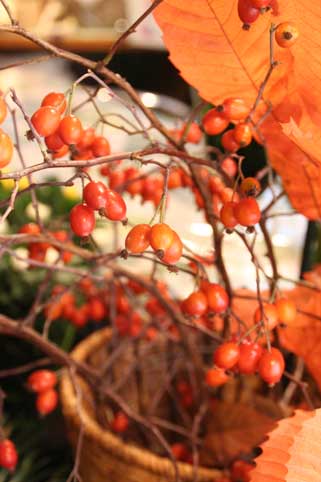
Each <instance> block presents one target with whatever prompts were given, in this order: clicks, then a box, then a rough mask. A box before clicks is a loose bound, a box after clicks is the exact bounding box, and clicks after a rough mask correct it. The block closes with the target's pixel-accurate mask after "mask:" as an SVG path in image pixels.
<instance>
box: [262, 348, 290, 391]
mask: <svg viewBox="0 0 321 482" xmlns="http://www.w3.org/2000/svg"><path fill="white" fill-rule="evenodd" d="M284 368H285V362H284V358H283V355H282V353H281V352H280V350H278V349H277V348H273V347H272V348H271V351H268V350H266V351H265V352H264V353H263V355H262V356H261V359H260V362H259V375H260V377H261V378H262V379H263V380H264V381H265V382H267V383H268V384H269V385H274V384H275V383H278V382H279V381H280V380H281V378H282V375H283V373H284Z"/></svg>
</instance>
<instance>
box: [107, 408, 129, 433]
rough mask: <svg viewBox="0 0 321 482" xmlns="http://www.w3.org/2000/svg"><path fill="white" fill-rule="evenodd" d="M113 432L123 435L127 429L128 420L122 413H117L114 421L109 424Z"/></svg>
mask: <svg viewBox="0 0 321 482" xmlns="http://www.w3.org/2000/svg"><path fill="white" fill-rule="evenodd" d="M110 427H111V429H112V431H113V432H116V433H124V432H126V430H127V429H128V427H129V419H128V417H127V415H126V414H125V413H123V412H117V413H115V415H114V419H113V421H112V422H111V424H110Z"/></svg>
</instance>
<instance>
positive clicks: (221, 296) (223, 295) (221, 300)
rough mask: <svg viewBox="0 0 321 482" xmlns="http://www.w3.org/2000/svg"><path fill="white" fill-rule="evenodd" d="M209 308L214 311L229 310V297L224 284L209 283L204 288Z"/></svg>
mask: <svg viewBox="0 0 321 482" xmlns="http://www.w3.org/2000/svg"><path fill="white" fill-rule="evenodd" d="M204 292H205V294H206V296H207V301H208V308H209V310H210V311H212V312H214V313H223V312H224V311H226V310H227V308H228V305H229V297H228V294H227V292H226V290H225V289H224V288H223V286H221V285H218V284H216V283H208V285H207V286H206V288H205V290H204Z"/></svg>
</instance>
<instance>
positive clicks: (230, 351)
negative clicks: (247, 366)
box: [213, 341, 240, 370]
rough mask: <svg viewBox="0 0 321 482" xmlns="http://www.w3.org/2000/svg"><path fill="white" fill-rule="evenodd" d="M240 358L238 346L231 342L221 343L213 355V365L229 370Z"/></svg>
mask: <svg viewBox="0 0 321 482" xmlns="http://www.w3.org/2000/svg"><path fill="white" fill-rule="evenodd" d="M239 358H240V348H239V346H238V345H237V344H236V343H234V342H232V341H229V342H226V343H222V345H220V346H219V347H218V348H217V349H216V351H215V353H214V358H213V359H214V363H215V365H216V366H218V367H219V368H223V369H224V370H229V369H230V368H233V367H234V365H236V364H237V362H238V361H239Z"/></svg>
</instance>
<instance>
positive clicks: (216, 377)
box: [205, 367, 230, 387]
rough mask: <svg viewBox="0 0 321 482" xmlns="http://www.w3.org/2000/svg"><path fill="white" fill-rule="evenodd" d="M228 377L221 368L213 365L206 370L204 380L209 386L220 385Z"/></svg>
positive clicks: (223, 383) (227, 379)
mask: <svg viewBox="0 0 321 482" xmlns="http://www.w3.org/2000/svg"><path fill="white" fill-rule="evenodd" d="M229 379H230V377H229V376H228V375H227V374H226V373H225V371H224V370H223V369H222V368H219V367H214V368H210V369H209V370H207V372H206V377H205V381H206V384H207V385H208V386H209V387H220V386H221V385H225V383H226V382H228V381H229Z"/></svg>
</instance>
